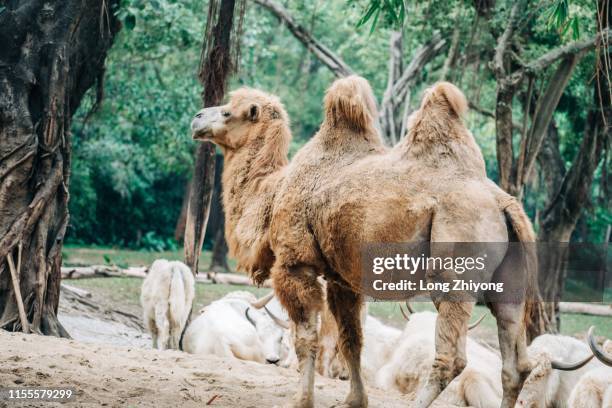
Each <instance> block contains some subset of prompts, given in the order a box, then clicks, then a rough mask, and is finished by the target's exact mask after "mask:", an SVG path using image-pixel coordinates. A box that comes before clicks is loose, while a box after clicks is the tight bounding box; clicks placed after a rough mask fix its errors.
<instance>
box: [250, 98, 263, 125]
mask: <svg viewBox="0 0 612 408" xmlns="http://www.w3.org/2000/svg"><path fill="white" fill-rule="evenodd" d="M260 112H261V108H260V107H259V105H258V104H256V103H254V104H251V106H249V110H248V112H247V118H248V119H249V120H250V121H251V122H257V120H258V119H259V114H260Z"/></svg>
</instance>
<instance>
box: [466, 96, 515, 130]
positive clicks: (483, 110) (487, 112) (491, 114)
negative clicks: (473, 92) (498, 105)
mask: <svg viewBox="0 0 612 408" xmlns="http://www.w3.org/2000/svg"><path fill="white" fill-rule="evenodd" d="M468 106H469V108H470V109H471V110H473V111H474V112H478V113H480V114H481V115H482V116H486V117H487V118H491V119H495V112H493V111H491V110H488V109H486V108H483V107H482V106H480V105H476V104H475V103H474V102H472V101H468ZM512 127H513V128H514V129H515V130H518V131H520V130H521V129H522V127H521V125H520V124H519V123H516V122H513V123H512Z"/></svg>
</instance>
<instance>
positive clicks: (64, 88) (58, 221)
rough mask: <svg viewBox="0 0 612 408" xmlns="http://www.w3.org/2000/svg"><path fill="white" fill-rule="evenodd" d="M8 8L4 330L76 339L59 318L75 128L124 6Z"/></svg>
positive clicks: (1, 233)
mask: <svg viewBox="0 0 612 408" xmlns="http://www.w3.org/2000/svg"><path fill="white" fill-rule="evenodd" d="M3 5H4V7H3V10H2V11H0V43H1V44H3V46H2V47H0V95H1V96H0V262H1V263H0V328H2V329H6V330H9V331H19V330H22V331H26V332H27V331H28V329H30V330H31V331H33V332H36V333H42V334H47V335H56V336H65V337H68V333H67V332H66V330H64V328H63V327H62V326H61V324H60V323H59V321H58V320H57V308H58V303H59V288H60V279H61V273H60V266H61V263H62V251H61V249H62V243H63V240H64V234H65V232H66V226H67V224H68V206H67V204H68V198H69V196H68V181H69V178H70V153H71V140H70V139H71V134H70V123H71V119H72V115H73V114H74V112H75V111H76V109H77V108H78V107H79V104H80V102H81V99H82V97H83V95H84V94H85V92H86V91H87V90H88V89H89V88H90V87H91V86H92V85H94V83H95V82H96V81H102V78H103V74H104V60H105V58H106V54H107V51H108V50H109V48H110V47H111V45H112V42H113V37H114V35H115V34H116V33H117V31H118V30H119V28H120V24H119V22H118V20H117V19H116V18H115V11H116V8H117V7H118V1H116V0H109V1H102V0H78V1H77V0H61V1H60V0H49V1H44V2H43V1H40V0H29V1H28V0H22V1H13V2H9V3H6V2H4V3H3ZM16 289H17V290H16ZM16 293H17V294H16ZM18 294H21V296H18ZM20 309H21V310H20ZM20 311H21V312H22V313H20Z"/></svg>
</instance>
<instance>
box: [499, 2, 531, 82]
mask: <svg viewBox="0 0 612 408" xmlns="http://www.w3.org/2000/svg"><path fill="white" fill-rule="evenodd" d="M523 3H524V0H523V1H517V2H515V3H514V6H512V10H510V16H509V17H508V25H507V26H506V29H505V30H504V33H503V34H502V35H501V36H500V37H499V38H498V40H497V46H496V47H495V56H494V57H493V72H494V73H495V76H497V77H502V76H504V75H505V74H506V69H505V67H504V65H505V64H504V62H505V59H506V52H507V50H508V47H509V46H510V41H511V40H512V36H513V35H514V31H515V30H516V27H517V24H518V16H519V10H521V9H522V5H523Z"/></svg>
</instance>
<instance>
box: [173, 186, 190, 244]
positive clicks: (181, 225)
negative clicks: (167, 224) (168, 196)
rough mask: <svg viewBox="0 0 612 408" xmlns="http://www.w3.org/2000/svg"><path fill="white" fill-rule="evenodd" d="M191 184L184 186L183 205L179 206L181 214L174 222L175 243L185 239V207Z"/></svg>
mask: <svg viewBox="0 0 612 408" xmlns="http://www.w3.org/2000/svg"><path fill="white" fill-rule="evenodd" d="M191 182H192V180H191V179H189V181H188V182H187V183H186V184H185V191H184V192H183V203H182V204H181V212H180V214H179V216H178V218H177V220H176V226H175V227H174V239H175V240H176V242H181V241H182V240H183V239H184V238H185V228H186V226H187V207H188V206H189V194H190V193H191Z"/></svg>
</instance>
